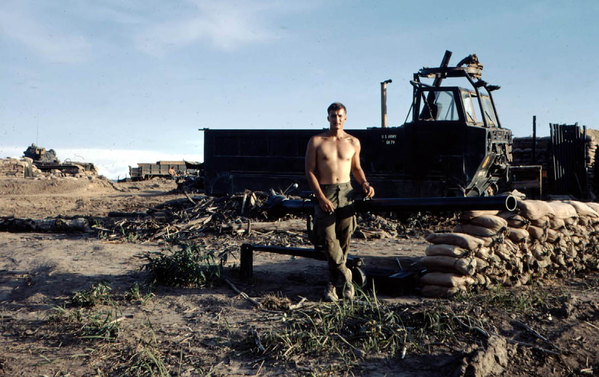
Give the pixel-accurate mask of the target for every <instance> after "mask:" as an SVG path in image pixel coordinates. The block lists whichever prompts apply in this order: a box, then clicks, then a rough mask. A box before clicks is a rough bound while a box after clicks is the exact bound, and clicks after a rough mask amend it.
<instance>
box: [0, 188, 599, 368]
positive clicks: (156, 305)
mask: <svg viewBox="0 0 599 377" xmlns="http://www.w3.org/2000/svg"><path fill="white" fill-rule="evenodd" d="M175 188H176V184H175V182H174V181H170V180H156V181H147V182H132V183H112V182H109V181H107V180H104V179H100V178H93V179H55V180H51V179H42V180H23V179H3V180H0V217H10V216H13V217H16V218H32V219H43V218H47V217H56V216H63V217H72V216H94V217H107V216H108V214H109V213H110V212H144V211H146V210H147V209H149V208H152V207H154V206H155V205H158V204H160V203H164V202H166V201H169V200H173V199H178V198H185V196H184V195H183V194H181V193H174V191H173V190H174V189H175ZM296 238H297V242H292V243H291V244H290V245H289V246H298V247H306V244H307V240H306V237H305V235H303V234H299V235H298V236H297V237H296ZM287 239H288V238H287ZM267 240H268V235H255V236H253V237H241V236H232V235H226V234H220V235H219V234H212V235H206V237H205V238H204V239H202V240H199V241H198V242H200V243H201V244H202V245H203V247H205V248H206V249H209V250H215V251H217V252H222V250H223V249H228V250H229V251H230V258H229V260H228V261H227V268H226V269H225V272H224V274H225V277H226V278H227V279H228V280H229V281H231V282H232V283H233V284H234V285H235V286H236V287H237V288H238V289H239V290H241V291H243V292H244V293H245V294H247V295H249V297H250V298H253V299H256V300H258V301H260V300H263V299H264V298H265V297H267V296H269V295H274V296H276V297H284V298H286V299H288V300H290V302H292V303H298V302H300V300H301V299H302V298H305V299H307V301H306V302H305V305H308V306H310V307H316V308H318V306H319V305H329V304H323V303H321V302H320V298H321V293H322V289H323V287H324V284H325V276H326V267H325V265H324V263H323V262H320V261H317V260H312V259H306V258H299V257H297V258H296V257H292V256H288V255H277V254H271V253H255V256H254V276H253V278H252V279H250V280H244V279H241V277H240V275H239V273H238V266H239V248H240V246H241V244H242V243H246V242H256V243H260V242H266V241H267ZM164 247H165V245H163V244H159V243H155V242H137V243H131V242H122V241H120V242H110V241H106V240H103V239H101V238H99V237H98V235H97V234H96V233H94V232H88V233H81V232H79V233H8V232H0V339H1V340H0V344H2V345H3V347H2V349H1V350H0V374H1V375H6V376H67V375H68V376H113V375H115V376H116V375H159V376H165V375H173V376H175V375H180V376H196V375H272V376H274V375H280V374H284V373H285V374H289V373H290V374H293V375H342V374H348V375H371V376H379V375H380V376H382V375H402V376H435V375H454V373H455V372H456V370H457V371H458V372H457V373H458V374H457V375H460V374H459V360H462V359H464V357H465V355H466V354H469V352H470V354H472V350H469V351H468V350H466V349H460V345H456V346H455V348H451V347H449V348H448V347H445V348H443V347H441V348H439V347H437V348H435V347H432V346H431V347H432V348H429V350H430V351H429V352H428V353H427V352H420V351H419V352H415V351H414V352H410V353H408V355H407V356H406V357H405V358H404V359H401V358H399V357H397V356H393V355H369V356H367V357H363V358H360V359H358V360H357V361H356V360H354V361H351V362H346V363H345V364H344V362H343V361H339V360H335V361H333V364H334V366H332V364H331V362H332V361H331V360H328V359H321V358H319V357H318V356H315V357H313V358H312V359H310V358H308V359H306V358H298V359H295V361H289V360H282V359H280V358H277V357H275V356H272V355H270V356H269V354H268V353H260V352H258V351H256V349H255V348H256V347H255V345H254V344H252V341H251V340H252V339H253V338H252V336H250V335H248V334H250V333H252V331H254V332H256V333H257V334H260V335H264V334H266V333H268V332H269V331H272V330H273V329H274V330H275V331H276V330H277V329H278V328H279V327H280V326H283V325H284V322H285V318H286V316H287V315H288V312H287V311H285V310H259V309H256V308H255V306H254V305H252V303H251V302H250V301H249V300H248V299H247V298H245V297H244V295H243V294H242V295H240V294H238V293H236V292H235V291H234V290H233V289H231V287H230V286H228V285H227V284H216V285H213V286H211V287H207V288H203V289H200V288H188V289H183V288H169V287H163V286H157V287H153V288H148V287H147V286H146V285H145V278H146V275H145V273H144V272H142V271H141V270H140V269H141V267H142V266H144V265H145V264H146V263H147V258H146V256H147V255H148V253H158V252H161V251H165V249H164ZM425 247H426V241H424V240H423V239H422V237H414V238H403V237H399V238H385V239H367V240H363V239H356V240H354V241H353V243H352V254H355V255H359V256H361V257H363V258H364V259H365V261H366V263H367V265H366V267H369V268H372V267H378V268H387V269H395V270H397V265H398V264H397V263H398V261H399V263H401V264H402V265H403V266H411V265H413V264H414V263H416V261H417V259H418V257H419V256H421V255H423V251H424V248H425ZM366 267H365V268H366ZM98 282H106V283H107V284H108V285H109V286H110V289H111V291H110V292H111V295H112V296H111V297H112V300H111V301H110V302H108V303H106V302H104V303H103V304H101V305H97V306H95V307H93V308H91V309H87V310H85V311H83V310H75V309H73V308H72V307H71V306H70V302H71V299H72V297H73V294H74V293H75V292H80V291H82V290H85V289H87V288H89V287H90V286H91V285H92V284H94V283H98ZM598 286H599V283H598V279H597V277H596V276H591V277H588V276H587V277H578V278H572V279H568V280H564V281H562V282H558V283H554V282H547V283H546V289H547V290H548V292H556V293H555V297H558V296H559V297H567V299H565V300H562V301H563V302H559V303H558V304H556V305H557V306H552V304H550V301H551V303H553V302H554V301H555V300H549V299H547V305H546V306H547V308H546V310H544V311H543V312H539V313H537V314H536V315H530V314H527V315H526V316H525V317H518V316H517V314H513V313H512V314H510V313H509V312H505V311H504V312H502V311H501V310H498V311H497V312H491V313H485V314H484V315H483V316H484V317H485V318H488V320H489V321H493V322H492V327H493V326H494V328H495V329H496V331H497V332H499V333H503V334H506V335H507V334H511V336H513V337H514V338H512V339H515V338H516V337H518V336H520V337H521V336H522V334H523V333H525V332H526V331H525V330H522V329H520V330H517V329H516V327H517V326H516V325H514V324H513V321H514V320H516V319H517V320H518V321H520V322H524V321H525V320H526V322H527V323H529V324H530V325H534V327H535V329H536V330H537V331H538V332H539V333H543V334H545V335H546V336H547V337H549V339H548V342H547V343H546V344H545V345H544V347H537V349H535V348H534V347H533V348H527V347H522V346H516V345H514V344H513V343H511V344H507V345H506V344H504V345H502V346H501V347H499V348H501V349H499V348H497V349H495V348H493V350H494V351H492V352H491V351H489V352H490V353H491V354H492V355H491V356H492V357H491V358H492V359H493V360H495V361H493V360H492V361H490V362H489V365H491V367H489V368H487V369H488V371H487V372H485V369H484V368H479V369H478V371H477V374H475V375H505V376H514V375H519V376H525V375H544V376H560V375H567V374H592V373H593V372H594V373H595V374H596V373H597V368H598V367H599V364H598V363H599V359H598V356H597V349H599V343H598V340H597V339H599V305H598V300H597V299H598V298H599V293H598ZM138 288H139V291H140V296H135V297H134V296H133V295H132V292H135V291H136V289H138ZM132 297H133V298H132ZM380 298H381V299H383V300H384V301H386V302H387V303H390V304H393V305H404V306H405V308H406V310H409V308H418V310H428V309H431V310H432V308H438V307H439V305H441V306H443V305H446V306H448V307H451V308H452V310H460V308H463V307H464V304H463V303H462V304H456V303H453V302H451V301H446V300H431V299H424V298H421V297H419V296H416V295H415V296H399V297H395V296H388V295H387V296H386V295H384V294H383V295H381V297H380ZM423 308H424V309H423ZM427 308H428V309H427ZM469 308H470V307H469ZM469 310H470V309H469ZM473 310H474V309H473ZM479 310H480V309H479ZM547 314H549V315H550V316H549V317H551V314H553V317H551V318H550V319H548V318H549V317H547ZM82 316H83V317H84V319H82V318H81V317H82ZM94 320H95V321H96V323H100V324H101V325H115V324H118V336H116V334H114V333H111V336H110V337H108V338H105V339H103V340H97V339H90V338H89V337H88V338H86V337H85V334H86V329H87V327H89V326H91V325H90V324H92V323H93V321H94ZM510 321H511V322H510ZM472 332H475V331H474V330H473V331H472ZM252 334H253V333H252ZM473 336H474V335H473ZM504 336H505V335H504ZM506 338H509V337H508V336H506ZM534 338H535V336H531V335H530V334H529V335H528V338H527V339H525V340H526V341H527V342H535V341H537V342H539V339H538V338H536V339H534ZM522 342H524V340H522ZM483 343H486V342H480V344H479V346H481V347H482V346H483ZM541 343H542V342H541ZM489 344H490V343H489ZM489 344H487V345H484V347H486V348H485V349H487V350H489V349H491V348H492V347H491V346H490V345H489ZM548 344H552V345H554V346H555V347H557V348H559V349H560V352H555V353H554V352H544V351H538V348H541V349H549V350H551V351H556V350H555V349H553V348H551V347H550V346H549V345H548ZM471 346H472V345H471ZM502 353H505V356H506V357H505V358H506V360H508V359H509V360H508V361H506V362H505V363H504V364H506V365H502V366H501V367H497V365H495V364H497V363H499V362H498V361H496V360H499V359H500V357H499V356H498V355H500V354H502ZM142 355H145V357H146V358H145V359H144V358H143V357H142ZM507 355H509V358H508V357H507ZM481 358H482V356H481ZM152 359H154V360H156V359H158V360H160V362H159V363H156V364H155V365H158V366H156V367H155V368H154V369H153V372H151V373H149V372H147V370H146V369H144V368H143V365H144V362H146V364H147V363H148V361H147V360H152ZM144 360H146V361H144ZM456 360H458V362H456ZM469 360H470V359H469ZM472 362H474V361H472ZM160 365H163V367H164V369H160ZM493 366H495V367H496V368H495V369H493Z"/></svg>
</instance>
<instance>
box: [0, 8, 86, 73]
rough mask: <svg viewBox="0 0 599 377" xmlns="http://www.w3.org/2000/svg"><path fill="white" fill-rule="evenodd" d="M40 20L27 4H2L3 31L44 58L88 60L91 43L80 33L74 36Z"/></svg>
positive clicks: (54, 60) (73, 60) (0, 15)
mask: <svg viewBox="0 0 599 377" xmlns="http://www.w3.org/2000/svg"><path fill="white" fill-rule="evenodd" d="M48 25H49V24H48V23H42V22H40V21H39V20H38V19H36V18H35V17H34V16H33V14H32V13H31V12H29V11H28V10H27V9H25V8H24V7H11V6H10V2H8V3H4V4H3V5H1V6H0V32H2V33H3V34H4V35H6V36H8V37H9V38H11V39H13V40H16V41H18V42H20V43H22V44H24V45H25V46H27V47H28V48H29V49H30V50H32V51H34V52H35V53H37V54H38V55H40V56H42V57H43V58H45V59H47V60H49V61H51V62H57V63H74V62H80V61H84V60H86V58H87V56H88V54H89V52H90V45H89V43H88V42H87V41H86V39H85V38H83V37H82V36H80V35H71V34H68V33H65V32H64V31H61V30H58V28H52V27H50V26H48Z"/></svg>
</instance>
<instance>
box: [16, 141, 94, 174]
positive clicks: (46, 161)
mask: <svg viewBox="0 0 599 377" xmlns="http://www.w3.org/2000/svg"><path fill="white" fill-rule="evenodd" d="M23 157H28V158H31V159H32V160H33V165H35V167H36V168H38V169H39V170H41V171H42V172H44V173H49V172H51V171H53V170H59V171H60V172H63V173H67V174H73V175H75V174H80V173H83V172H87V173H90V174H94V175H95V174H97V173H98V172H97V170H96V167H95V166H94V164H92V163H89V162H72V161H65V162H60V160H59V159H58V157H57V156H56V152H55V151H54V149H49V150H46V148H44V147H38V146H37V145H35V144H31V145H30V146H29V147H27V149H26V150H25V151H24V152H23Z"/></svg>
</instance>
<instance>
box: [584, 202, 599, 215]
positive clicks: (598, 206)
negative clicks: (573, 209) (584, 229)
mask: <svg viewBox="0 0 599 377" xmlns="http://www.w3.org/2000/svg"><path fill="white" fill-rule="evenodd" d="M585 204H586V205H587V206H589V207H591V208H592V209H593V210H594V211H595V212H597V213H599V203H595V202H588V203H585Z"/></svg>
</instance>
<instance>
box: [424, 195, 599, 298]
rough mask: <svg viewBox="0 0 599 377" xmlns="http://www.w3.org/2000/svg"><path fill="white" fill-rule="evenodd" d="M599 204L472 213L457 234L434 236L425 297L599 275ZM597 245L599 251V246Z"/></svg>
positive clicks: (530, 204)
mask: <svg viewBox="0 0 599 377" xmlns="http://www.w3.org/2000/svg"><path fill="white" fill-rule="evenodd" d="M598 234H599V204H597V203H582V202H578V201H549V202H547V201H540V200H519V201H518V209H517V210H516V211H514V212H508V211H468V212H463V213H461V215H460V224H459V225H457V226H456V227H455V228H454V229H453V231H452V232H451V233H432V234H429V235H428V236H427V237H426V239H427V240H428V241H429V242H430V243H431V245H429V246H428V247H427V249H426V251H425V254H426V255H425V257H423V258H422V259H421V262H422V264H423V265H424V267H426V269H427V273H426V274H425V275H423V276H422V278H421V286H422V295H423V296H427V297H444V296H451V295H453V294H455V293H457V292H459V291H460V290H477V289H485V288H489V287H492V286H496V285H503V286H519V285H522V284H528V283H530V282H531V279H533V278H540V277H552V276H558V277H559V276H566V275H569V274H573V273H577V272H581V271H585V270H596V269H597V260H598V256H599V252H598V251H597V250H598V249H599V245H598V244H597V241H599V237H598ZM596 245H597V246H596Z"/></svg>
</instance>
